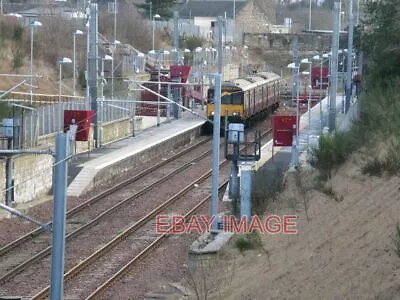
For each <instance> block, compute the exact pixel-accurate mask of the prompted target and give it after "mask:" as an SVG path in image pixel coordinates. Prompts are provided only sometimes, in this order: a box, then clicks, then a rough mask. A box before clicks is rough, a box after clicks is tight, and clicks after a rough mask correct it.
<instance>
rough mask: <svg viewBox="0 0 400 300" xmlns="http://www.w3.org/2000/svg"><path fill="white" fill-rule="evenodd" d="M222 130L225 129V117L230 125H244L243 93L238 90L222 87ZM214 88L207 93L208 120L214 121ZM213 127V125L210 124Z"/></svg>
mask: <svg viewBox="0 0 400 300" xmlns="http://www.w3.org/2000/svg"><path fill="white" fill-rule="evenodd" d="M221 94H222V95H221V111H220V113H221V129H224V128H225V116H227V119H228V122H229V123H233V122H234V123H243V118H244V111H243V92H242V90H240V89H238V88H232V87H228V88H226V87H222V93H221ZM214 109H215V108H214V88H210V89H209V90H208V93H207V118H208V119H209V120H211V121H213V120H214ZM209 124H210V125H211V123H209Z"/></svg>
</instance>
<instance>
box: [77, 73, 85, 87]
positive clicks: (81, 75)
mask: <svg viewBox="0 0 400 300" xmlns="http://www.w3.org/2000/svg"><path fill="white" fill-rule="evenodd" d="M78 85H79V86H80V88H81V89H85V88H86V77H85V71H84V70H79V72H78Z"/></svg>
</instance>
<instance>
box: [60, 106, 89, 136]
mask: <svg viewBox="0 0 400 300" xmlns="http://www.w3.org/2000/svg"><path fill="white" fill-rule="evenodd" d="M93 116H94V111H93V110H64V131H67V130H68V129H69V126H70V125H71V124H72V120H75V124H76V125H78V130H77V133H76V138H75V140H76V141H80V142H83V141H87V140H88V139H89V131H90V124H91V122H92V118H93Z"/></svg>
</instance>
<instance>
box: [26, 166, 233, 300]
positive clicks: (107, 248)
mask: <svg viewBox="0 0 400 300" xmlns="http://www.w3.org/2000/svg"><path fill="white" fill-rule="evenodd" d="M226 162H227V161H226V160H224V161H223V162H221V163H220V166H222V165H223V164H225V163H226ZM211 172H212V171H211V169H210V170H209V171H207V172H206V173H205V174H203V175H202V176H200V177H199V178H198V179H196V180H195V181H193V182H191V183H190V184H188V185H187V186H186V187H185V188H183V189H182V190H180V191H179V192H178V193H176V194H175V195H173V196H172V197H170V198H169V199H168V200H167V201H165V202H163V203H162V204H160V205H159V206H157V207H156V208H154V209H153V210H152V211H151V212H150V213H148V214H147V215H145V216H143V217H142V218H141V219H139V221H137V222H135V223H134V224H133V225H131V226H129V227H128V228H127V229H125V230H124V231H123V232H122V233H120V234H119V235H117V236H116V237H114V238H113V239H112V240H111V241H110V242H108V243H107V244H106V245H104V246H103V247H102V248H100V249H98V250H97V251H95V252H94V253H92V254H91V255H90V256H89V257H87V258H86V259H85V260H83V261H81V262H80V263H79V264H77V265H75V266H74V267H73V268H72V269H70V270H69V271H68V272H66V273H65V274H64V280H65V281H68V280H70V279H71V278H73V277H75V276H76V275H78V274H79V272H81V271H82V270H83V269H84V268H86V267H88V266H89V265H90V264H91V263H93V262H94V261H96V260H97V259H98V258H100V257H101V256H103V255H105V254H106V253H107V252H108V251H110V250H111V249H112V248H114V247H116V246H117V245H118V244H119V243H120V242H121V241H123V240H124V239H125V238H126V237H127V236H129V235H130V234H132V233H133V232H135V231H137V230H138V229H139V228H141V227H142V226H143V225H145V224H147V223H148V222H149V221H151V220H152V218H153V217H155V216H156V215H157V214H158V213H160V212H161V211H162V210H163V209H164V208H166V207H167V206H168V205H170V204H172V203H173V202H175V201H176V200H177V199H179V198H180V197H182V196H183V195H184V194H186V193H187V192H188V191H190V190H191V189H193V188H194V186H195V184H199V183H200V182H202V181H204V180H205V179H207V178H208V177H210V176H211ZM49 290H50V286H47V287H46V288H44V289H43V290H41V291H40V292H39V293H38V294H36V295H35V296H33V298H31V299H32V300H36V299H43V298H45V297H47V296H48V293H49Z"/></svg>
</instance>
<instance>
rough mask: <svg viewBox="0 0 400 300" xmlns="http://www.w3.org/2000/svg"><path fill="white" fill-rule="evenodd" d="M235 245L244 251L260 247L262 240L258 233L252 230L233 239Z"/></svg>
mask: <svg viewBox="0 0 400 300" xmlns="http://www.w3.org/2000/svg"><path fill="white" fill-rule="evenodd" d="M235 247H236V248H237V249H238V250H239V251H240V252H243V251H246V250H251V249H257V248H261V247H262V241H261V237H260V235H259V234H258V233H257V232H255V231H253V232H252V233H248V234H246V235H241V236H239V237H237V238H236V239H235Z"/></svg>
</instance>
